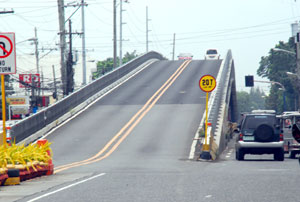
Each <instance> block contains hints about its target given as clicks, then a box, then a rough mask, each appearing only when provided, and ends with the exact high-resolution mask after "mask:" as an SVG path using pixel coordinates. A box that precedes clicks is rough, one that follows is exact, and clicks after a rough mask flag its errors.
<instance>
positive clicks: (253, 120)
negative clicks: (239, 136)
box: [243, 115, 276, 129]
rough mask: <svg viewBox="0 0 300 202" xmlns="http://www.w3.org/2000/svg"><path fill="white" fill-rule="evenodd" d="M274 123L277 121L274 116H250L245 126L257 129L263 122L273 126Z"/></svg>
mask: <svg viewBox="0 0 300 202" xmlns="http://www.w3.org/2000/svg"><path fill="white" fill-rule="evenodd" d="M274 123H276V120H275V118H274V117H271V116H264V115H260V116H248V117H247V118H246V120H245V124H244V127H243V128H247V129H256V128H257V127H258V126H259V125H261V124H268V125H271V126H273V125H274Z"/></svg>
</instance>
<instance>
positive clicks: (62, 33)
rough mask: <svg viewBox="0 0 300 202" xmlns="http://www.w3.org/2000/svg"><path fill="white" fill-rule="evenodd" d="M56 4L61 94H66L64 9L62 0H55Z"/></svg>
mask: <svg viewBox="0 0 300 202" xmlns="http://www.w3.org/2000/svg"><path fill="white" fill-rule="evenodd" d="M57 4H58V18H59V35H60V65H61V80H62V90H63V95H67V78H66V76H67V72H66V62H65V51H66V37H65V34H66V31H65V9H64V0H57Z"/></svg>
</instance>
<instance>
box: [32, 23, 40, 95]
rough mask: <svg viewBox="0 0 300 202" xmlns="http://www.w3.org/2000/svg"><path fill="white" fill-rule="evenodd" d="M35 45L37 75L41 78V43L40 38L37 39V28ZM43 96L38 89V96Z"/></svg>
mask: <svg viewBox="0 0 300 202" xmlns="http://www.w3.org/2000/svg"><path fill="white" fill-rule="evenodd" d="M33 41H34V45H35V60H36V73H37V74H39V77H40V78H41V75H40V67H39V49H38V48H39V47H38V45H39V41H38V38H37V29H36V27H35V28H34V40H33ZM40 94H41V90H40V88H39V89H38V96H40Z"/></svg>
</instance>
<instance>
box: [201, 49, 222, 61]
mask: <svg viewBox="0 0 300 202" xmlns="http://www.w3.org/2000/svg"><path fill="white" fill-rule="evenodd" d="M204 59H205V60H219V59H220V54H219V53H218V51H217V49H208V50H207V51H206V54H205V56H204Z"/></svg>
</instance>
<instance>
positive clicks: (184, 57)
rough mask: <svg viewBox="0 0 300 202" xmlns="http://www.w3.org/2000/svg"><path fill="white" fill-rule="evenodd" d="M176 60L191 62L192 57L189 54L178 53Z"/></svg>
mask: <svg viewBox="0 0 300 202" xmlns="http://www.w3.org/2000/svg"><path fill="white" fill-rule="evenodd" d="M177 58H178V60H192V59H193V55H192V54H191V53H180V54H179V55H178V56H177Z"/></svg>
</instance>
